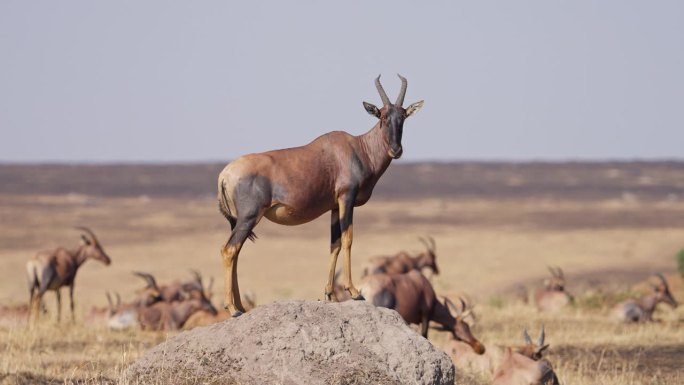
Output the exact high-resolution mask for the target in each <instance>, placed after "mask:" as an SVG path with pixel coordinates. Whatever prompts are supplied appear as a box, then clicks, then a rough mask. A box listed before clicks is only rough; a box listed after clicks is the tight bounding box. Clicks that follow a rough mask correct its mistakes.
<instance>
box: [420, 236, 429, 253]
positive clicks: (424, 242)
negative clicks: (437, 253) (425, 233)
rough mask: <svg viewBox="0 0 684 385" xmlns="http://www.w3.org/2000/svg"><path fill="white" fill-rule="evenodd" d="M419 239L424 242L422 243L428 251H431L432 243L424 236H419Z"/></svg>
mask: <svg viewBox="0 0 684 385" xmlns="http://www.w3.org/2000/svg"><path fill="white" fill-rule="evenodd" d="M418 240H419V241H420V243H422V244H423V245H424V246H425V248H426V249H428V251H430V245H429V244H428V242H427V241H426V240H425V238H423V237H418Z"/></svg>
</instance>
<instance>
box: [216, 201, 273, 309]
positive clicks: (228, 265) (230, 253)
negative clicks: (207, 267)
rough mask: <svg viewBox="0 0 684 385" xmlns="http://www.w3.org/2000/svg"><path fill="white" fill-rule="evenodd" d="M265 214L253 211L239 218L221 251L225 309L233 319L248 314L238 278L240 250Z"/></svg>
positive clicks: (260, 211) (261, 211)
mask: <svg viewBox="0 0 684 385" xmlns="http://www.w3.org/2000/svg"><path fill="white" fill-rule="evenodd" d="M263 214H264V210H263V209H262V210H253V211H251V212H250V214H249V215H246V216H245V217H244V218H241V217H239V218H238V219H237V221H236V223H235V227H234V228H233V232H232V233H231V234H230V238H229V239H228V242H226V244H225V245H224V246H223V248H222V249H221V256H222V257H223V271H224V275H225V282H226V289H225V309H226V310H227V311H229V312H230V313H231V314H232V315H233V317H237V316H239V315H241V314H242V313H244V312H246V310H245V307H244V306H242V300H241V299H240V287H239V286H238V277H237V263H238V256H239V255H240V250H242V246H243V245H244V244H245V241H246V240H247V239H248V238H249V235H250V234H251V233H252V229H254V227H255V226H256V225H257V223H259V220H260V219H261V217H262V216H263Z"/></svg>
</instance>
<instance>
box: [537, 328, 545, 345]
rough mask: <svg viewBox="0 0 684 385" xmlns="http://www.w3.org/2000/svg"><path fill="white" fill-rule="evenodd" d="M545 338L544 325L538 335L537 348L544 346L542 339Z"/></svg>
mask: <svg viewBox="0 0 684 385" xmlns="http://www.w3.org/2000/svg"><path fill="white" fill-rule="evenodd" d="M545 338H546V333H544V324H542V325H541V332H540V333H539V344H538V346H540V347H541V346H544V339H545Z"/></svg>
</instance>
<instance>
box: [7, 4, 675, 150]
mask: <svg viewBox="0 0 684 385" xmlns="http://www.w3.org/2000/svg"><path fill="white" fill-rule="evenodd" d="M380 73H381V74H382V75H383V76H382V81H383V84H384V85H385V89H386V90H387V91H388V93H389V95H390V99H392V100H394V99H395V98H396V92H397V90H398V88H399V80H398V78H397V77H396V73H400V74H402V75H404V76H405V77H407V78H408V82H409V85H408V93H407V96H406V105H408V104H409V103H412V102H415V101H417V100H420V99H424V100H425V106H424V107H423V109H422V110H421V111H420V112H419V113H418V114H416V115H415V116H413V117H411V118H410V119H408V120H407V122H406V124H405V126H404V139H403V144H404V159H408V160H464V159H466V160H568V159H577V160H582V159H596V160H601V159H663V158H670V159H671V158H675V159H682V152H683V150H684V2H682V1H628V0H615V1H578V0H572V1H570V0H568V1H550V0H539V1H508V0H502V1H481V0H478V1H468V2H463V1H458V2H457V1H449V2H437V1H430V2H427V1H411V2H406V1H344V2H330V1H317V2H314V1H296V2H295V1H263V2H262V1H248V2H247V1H245V2H228V1H220V2H219V1H202V2H196V1H182V2H181V1H168V0H163V1H140V0H135V1H110V2H103V1H90V0H88V1H26V0H18V1H10V0H3V1H2V2H0V162H8V161H9V162H24V161H30V162H43V161H60V162H75V161H88V162H91V161H94V162H119V161H155V162H158V161H161V162H171V161H207V160H209V161H217V160H227V159H230V158H234V157H236V156H239V155H241V154H244V153H250V152H259V151H266V150H271V149H276V148H283V147H291V146H297V145H302V144H305V143H308V142H309V141H311V140H312V139H314V138H315V137H317V136H319V135H321V134H323V133H325V132H328V131H332V130H345V131H348V132H350V133H353V134H360V133H363V132H365V131H367V130H368V129H370V128H371V127H372V126H373V125H374V124H375V118H373V117H371V116H370V115H368V114H367V113H366V112H365V111H364V109H363V107H362V104H361V102H362V101H364V100H365V101H368V102H371V103H375V104H381V102H380V98H379V96H378V94H377V92H376V90H375V87H374V85H373V80H374V78H375V77H376V76H377V75H378V74H380Z"/></svg>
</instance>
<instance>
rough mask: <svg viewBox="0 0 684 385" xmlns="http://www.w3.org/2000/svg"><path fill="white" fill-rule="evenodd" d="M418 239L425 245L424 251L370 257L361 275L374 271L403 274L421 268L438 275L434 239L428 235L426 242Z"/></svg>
mask: <svg viewBox="0 0 684 385" xmlns="http://www.w3.org/2000/svg"><path fill="white" fill-rule="evenodd" d="M418 239H419V240H420V242H422V243H423V245H425V249H426V250H425V251H424V252H422V253H420V254H418V255H416V256H411V255H409V253H407V252H406V251H401V252H399V253H397V254H396V255H393V256H382V257H375V258H372V259H371V260H370V262H369V266H367V267H366V268H365V269H364V272H363V275H364V276H366V275H368V274H375V273H387V274H404V273H408V272H409V271H410V270H418V271H423V269H426V270H428V271H430V272H431V273H430V275H432V274H434V275H438V274H439V268H438V267H437V260H436V259H437V250H436V245H435V240H434V239H433V238H432V237H428V240H429V243H428V241H426V240H425V239H424V238H423V237H420V238H418ZM428 278H429V277H428Z"/></svg>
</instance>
